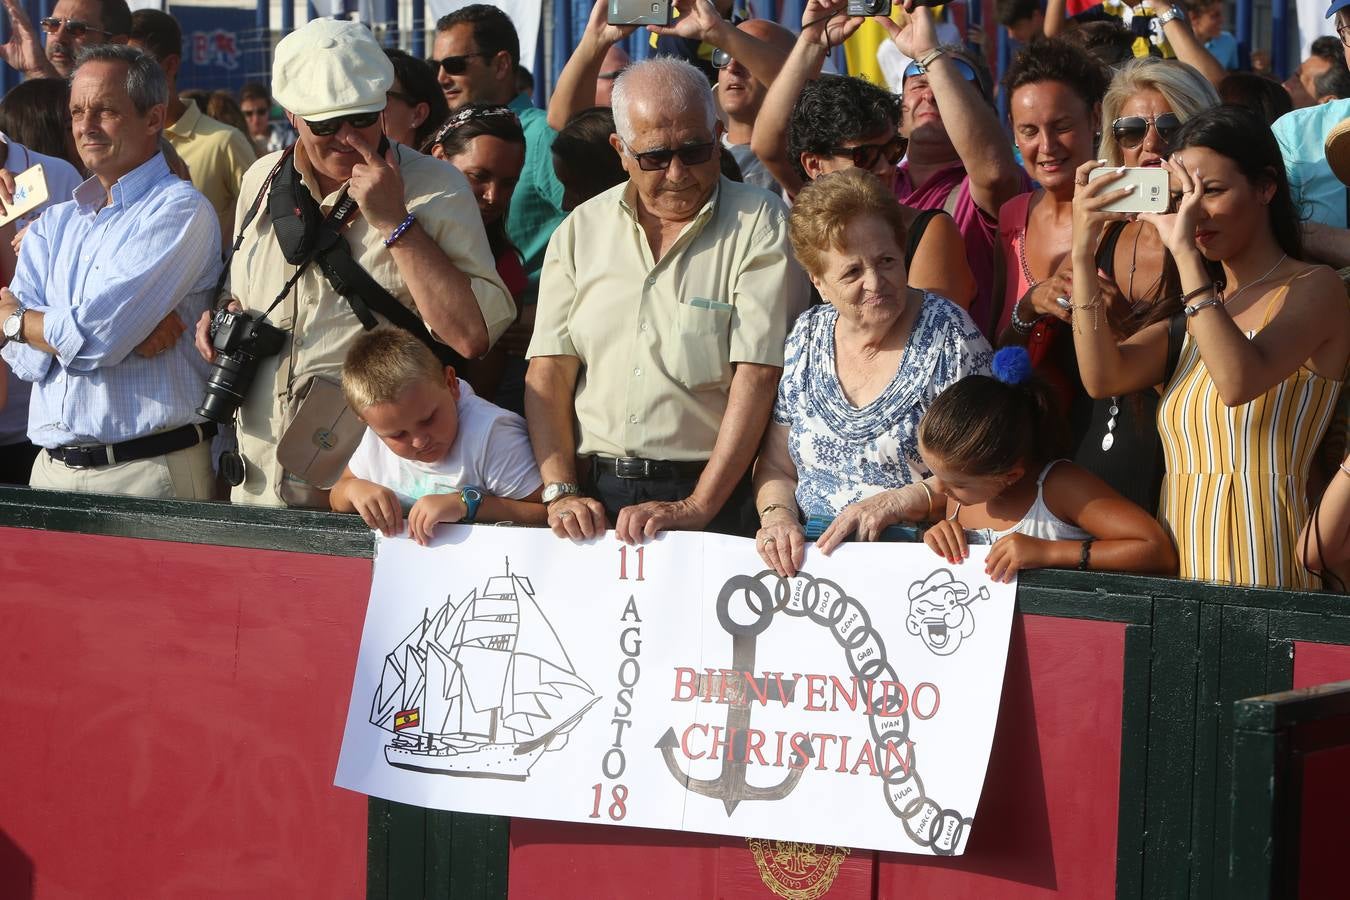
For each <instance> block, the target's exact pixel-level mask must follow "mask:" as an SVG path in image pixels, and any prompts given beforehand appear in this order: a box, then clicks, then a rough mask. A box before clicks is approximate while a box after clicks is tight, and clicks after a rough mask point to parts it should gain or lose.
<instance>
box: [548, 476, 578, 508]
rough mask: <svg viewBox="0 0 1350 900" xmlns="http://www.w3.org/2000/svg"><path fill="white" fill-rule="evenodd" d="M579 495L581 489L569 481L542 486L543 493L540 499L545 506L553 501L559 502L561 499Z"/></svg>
mask: <svg viewBox="0 0 1350 900" xmlns="http://www.w3.org/2000/svg"><path fill="white" fill-rule="evenodd" d="M579 493H581V487H580V486H579V485H576V484H573V483H572V482H570V481H553V482H550V483H549V484H546V485H544V493H543V496H542V497H541V499H542V500H543V501H544V505H545V506H547V505H548V504H550V503H552V502H553V501H554V500H559V499H561V498H563V497H572V496H575V495H577V494H579Z"/></svg>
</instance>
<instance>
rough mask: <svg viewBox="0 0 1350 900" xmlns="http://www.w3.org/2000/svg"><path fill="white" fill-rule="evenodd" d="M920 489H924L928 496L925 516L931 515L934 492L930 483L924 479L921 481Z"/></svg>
mask: <svg viewBox="0 0 1350 900" xmlns="http://www.w3.org/2000/svg"><path fill="white" fill-rule="evenodd" d="M919 487H921V488H923V492H924V493H925V494H927V495H928V506H927V507H925V508H924V511H923V514H924V515H926V516H927V515H931V514H932V512H933V491H932V490H931V489H930V488H929V487H928V482H926V481H924V480H923V479H922V478H920V479H919Z"/></svg>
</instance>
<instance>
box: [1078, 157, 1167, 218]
mask: <svg viewBox="0 0 1350 900" xmlns="http://www.w3.org/2000/svg"><path fill="white" fill-rule="evenodd" d="M1116 172H1119V173H1121V177H1120V178H1118V179H1116V180H1115V181H1114V182H1113V183H1112V184H1110V185H1109V186H1107V187H1105V188H1104V189H1103V190H1104V192H1105V193H1108V194H1109V193H1112V192H1115V191H1119V190H1122V189H1129V190H1130V193H1129V195H1128V196H1125V197H1121V198H1120V199H1119V200H1116V201H1114V202H1112V203H1108V204H1107V205H1106V206H1103V207H1101V212H1113V213H1165V212H1167V208H1168V206H1169V205H1170V204H1171V202H1172V195H1171V193H1170V191H1169V189H1168V178H1169V176H1168V173H1167V170H1166V169H1165V168H1163V167H1162V166H1139V167H1133V168H1127V167H1125V166H1121V167H1120V168H1118V169H1111V168H1107V167H1105V166H1102V167H1099V168H1096V169H1093V170H1092V171H1091V172H1089V173H1088V181H1096V180H1097V179H1098V178H1100V177H1102V176H1103V175H1108V174H1113V173H1116Z"/></svg>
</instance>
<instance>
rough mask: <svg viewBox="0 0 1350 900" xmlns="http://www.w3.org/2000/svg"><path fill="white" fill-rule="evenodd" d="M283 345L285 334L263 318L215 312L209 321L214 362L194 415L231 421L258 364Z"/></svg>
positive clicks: (228, 312)
mask: <svg viewBox="0 0 1350 900" xmlns="http://www.w3.org/2000/svg"><path fill="white" fill-rule="evenodd" d="M285 343H286V332H284V331H282V330H281V329H280V328H278V327H276V326H275V325H273V324H272V323H271V322H268V321H267V320H266V319H264V318H261V317H259V318H256V319H255V318H254V317H253V316H250V315H249V314H248V313H244V312H237V313H236V312H230V311H229V310H228V309H222V310H221V311H220V312H218V313H216V315H215V317H214V318H213V319H212V320H211V346H212V347H214V348H215V351H216V361H215V362H214V363H213V364H212V365H213V366H214V368H212V370H211V377H210V378H208V379H207V380H206V395H205V396H204V397H202V402H201V405H200V406H198V407H197V415H199V416H202V417H203V418H206V419H210V420H211V421H212V422H220V423H222V424H223V423H226V422H229V421H230V420H231V419H233V418H234V412H235V410H237V409H238V408H239V405H240V404H241V403H243V402H244V394H246V393H247V392H248V386H249V385H250V384H252V383H253V376H254V375H256V374H257V372H258V363H259V362H261V361H262V360H263V359H265V358H266V357H269V356H275V355H276V354H278V353H280V352H281V348H282V346H283V345H284V344H285Z"/></svg>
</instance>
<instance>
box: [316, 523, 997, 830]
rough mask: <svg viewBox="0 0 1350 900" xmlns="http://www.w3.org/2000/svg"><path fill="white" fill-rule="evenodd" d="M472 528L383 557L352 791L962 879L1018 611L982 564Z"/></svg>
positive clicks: (356, 704) (365, 648)
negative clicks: (910, 856)
mask: <svg viewBox="0 0 1350 900" xmlns="http://www.w3.org/2000/svg"><path fill="white" fill-rule="evenodd" d="M985 549H986V548H976V547H972V548H971V559H970V560H969V561H968V562H966V563H964V564H962V565H959V566H954V567H953V566H951V565H949V564H948V563H946V561H945V560H943V559H941V558H940V557H938V556H936V555H934V554H933V552H932V551H931V550H929V549H928V548H927V547H924V546H922V545H902V544H849V545H845V546H844V547H842V548H840V549H839V550H838V551H836V552H835V554H834V555H833V556H832V557H825V556H823V555H821V554H819V553H817V552H815V550H814V548H812V549H810V550H808V553H807V557H806V565H805V569H804V571H803V572H801V573H799V574H798V575H797V576H796V577H795V578H790V579H782V578H779V577H778V576H777V575H775V574H774V573H773V572H771V571H767V570H765V569H764V567H763V565H762V563H761V562H760V560H759V557H758V556H757V555H756V553H755V551H754V545H753V543H752V542H750V541H747V540H742V539H739V538H727V537H721V536H718V535H702V534H684V533H675V534H668V535H665V536H663V537H662V538H661V539H660V540H658V541H655V542H653V543H650V544H647V545H646V546H641V547H629V546H626V545H624V544H622V543H620V542H618V541H617V540H616V539H614V537H613V536H612V534H611V535H610V536H607V537H606V538H605V539H603V540H597V541H594V542H591V543H589V544H587V545H583V546H576V545H573V544H571V543H569V542H566V541H561V540H559V539H557V538H555V537H554V536H553V535H552V534H551V533H549V532H547V531H542V530H526V529H506V528H485V527H476V528H470V527H463V526H461V527H454V528H446V529H444V534H443V536H442V537H441V538H440V540H439V541H438V542H437V543H435V544H434V545H433V546H431V547H428V548H423V547H418V546H417V545H416V544H414V543H413V542H412V541H410V540H407V539H404V538H396V539H392V540H390V539H384V538H381V539H380V540H379V544H378V552H377V555H376V561H375V578H374V583H373V585H372V588H371V600H370V608H369V611H368V613H367V618H366V625H365V631H364V634H363V636H362V641H361V652H360V658H359V660H358V663H357V671H356V677H355V681H354V684H353V688H352V701H351V706H350V710H349V712H348V717H347V729H346V735H345V738H344V741H343V745H342V753H341V757H340V760H339V763H338V771H337V777H336V783H337V784H338V785H339V786H341V787H345V788H350V789H351V790H355V791H360V792H362V793H366V794H371V795H374V796H378V797H384V798H386V799H390V800H396V801H398V802H401V803H409V804H414V805H419V806H426V807H432V808H437V809H447V810H460V811H466V812H478V813H491V814H497V815H507V816H524V817H530V818H545V819H558V820H566V821H575V822H604V823H609V824H619V825H633V826H639V827H644V828H665V829H674V830H685V831H701V832H710V833H716V834H729V835H738V836H745V837H760V838H772V839H780V840H794V841H808V842H818V843H826V844H840V845H845V846H851V847H859V848H875V849H881V850H892V851H901V852H912V853H928V854H935V855H958V854H960V853H962V852H963V850H964V848H965V845H966V842H967V840H968V838H969V835H970V829H971V826H972V819H973V816H974V812H975V808H976V806H977V804H978V802H979V797H980V790H981V787H982V786H983V782H984V774H985V769H986V767H987V766H988V762H989V753H990V745H991V742H992V739H993V732H994V723H995V720H996V718H997V715H998V703H999V696H1000V693H1001V690H1002V682H1003V670H1004V665H1005V663H1006V660H1007V650H1008V636H1009V631H1010V628H1011V623H1012V612H1013V605H1014V588H1013V586H1011V585H1001V584H994V583H992V582H989V581H988V580H987V579H986V578H985V577H984V566H983V555H982V554H983V552H984V550H985Z"/></svg>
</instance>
